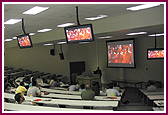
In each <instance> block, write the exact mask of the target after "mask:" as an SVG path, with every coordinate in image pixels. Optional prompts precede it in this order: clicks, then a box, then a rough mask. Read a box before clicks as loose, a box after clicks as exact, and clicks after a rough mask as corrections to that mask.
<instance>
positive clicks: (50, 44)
mask: <svg viewBox="0 0 168 115" xmlns="http://www.w3.org/2000/svg"><path fill="white" fill-rule="evenodd" d="M52 45H53V43H48V44H44V46H52Z"/></svg>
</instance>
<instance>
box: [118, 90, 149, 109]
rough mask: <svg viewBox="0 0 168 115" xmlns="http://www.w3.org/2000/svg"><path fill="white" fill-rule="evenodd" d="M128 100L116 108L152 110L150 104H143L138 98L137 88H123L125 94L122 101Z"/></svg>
mask: <svg viewBox="0 0 168 115" xmlns="http://www.w3.org/2000/svg"><path fill="white" fill-rule="evenodd" d="M127 100H128V101H129V103H127V104H123V103H122V104H121V106H120V107H119V108H118V110H119V111H152V107H151V106H147V105H145V104H144V103H143V102H141V101H139V100H138V90H137V89H136V88H133V87H126V88H125V96H124V99H123V102H125V101H127Z"/></svg>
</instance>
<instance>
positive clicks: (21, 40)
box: [17, 34, 33, 49]
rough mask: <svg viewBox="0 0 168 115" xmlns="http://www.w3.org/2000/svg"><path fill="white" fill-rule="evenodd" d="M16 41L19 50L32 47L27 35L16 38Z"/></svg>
mask: <svg viewBox="0 0 168 115" xmlns="http://www.w3.org/2000/svg"><path fill="white" fill-rule="evenodd" d="M17 41H18V45H19V47H20V48H21V49H22V48H30V47H33V44H32V41H31V38H30V36H29V34H23V35H19V36H17Z"/></svg>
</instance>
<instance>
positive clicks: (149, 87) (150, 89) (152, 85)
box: [146, 81, 156, 92]
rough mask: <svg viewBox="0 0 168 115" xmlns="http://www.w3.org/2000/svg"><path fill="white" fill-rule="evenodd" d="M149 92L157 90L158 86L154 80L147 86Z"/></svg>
mask: <svg viewBox="0 0 168 115" xmlns="http://www.w3.org/2000/svg"><path fill="white" fill-rule="evenodd" d="M146 90H147V91H148V92H154V91H156V86H155V83H154V82H153V81H151V82H150V86H148V87H147V89H146Z"/></svg>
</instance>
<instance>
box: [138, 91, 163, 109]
mask: <svg viewBox="0 0 168 115" xmlns="http://www.w3.org/2000/svg"><path fill="white" fill-rule="evenodd" d="M139 96H140V97H141V98H143V100H144V102H145V103H147V105H148V106H153V107H154V109H153V110H158V109H156V107H158V108H160V107H162V108H163V107H164V89H163V88H157V89H156V92H148V91H146V90H145V89H139ZM161 110H163V109H161Z"/></svg>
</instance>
